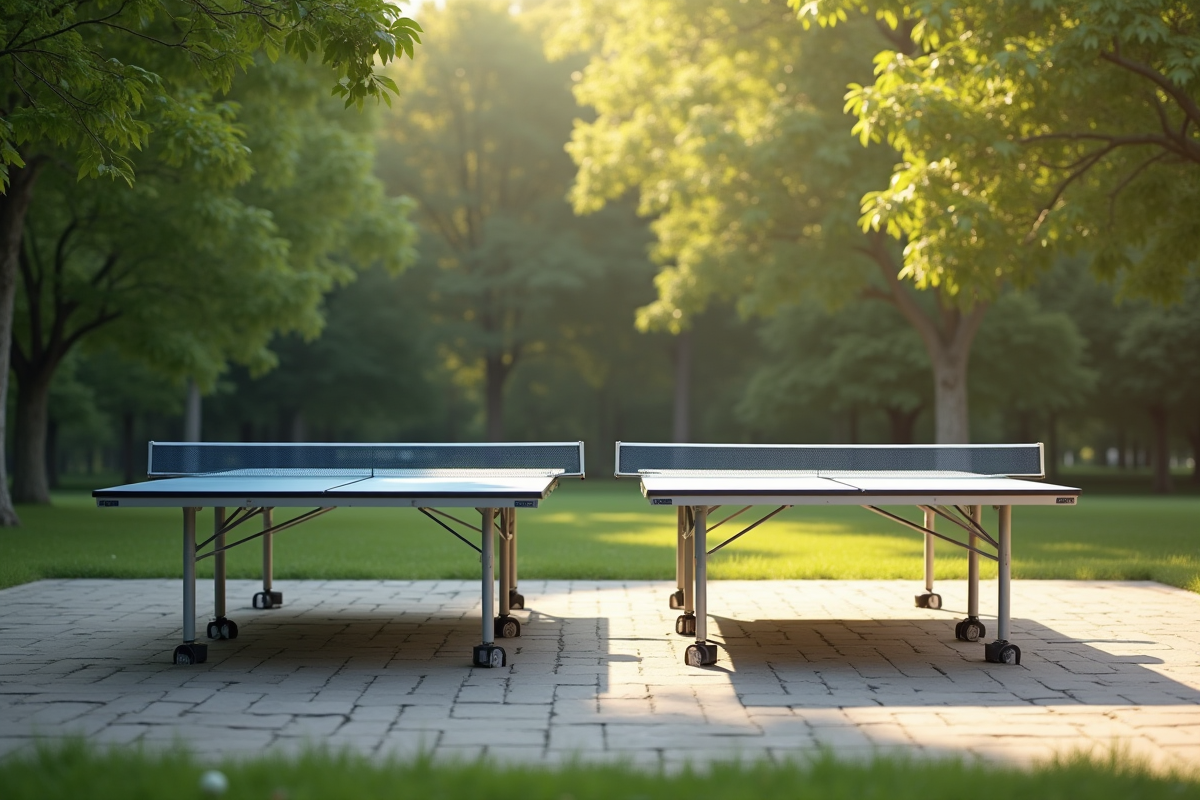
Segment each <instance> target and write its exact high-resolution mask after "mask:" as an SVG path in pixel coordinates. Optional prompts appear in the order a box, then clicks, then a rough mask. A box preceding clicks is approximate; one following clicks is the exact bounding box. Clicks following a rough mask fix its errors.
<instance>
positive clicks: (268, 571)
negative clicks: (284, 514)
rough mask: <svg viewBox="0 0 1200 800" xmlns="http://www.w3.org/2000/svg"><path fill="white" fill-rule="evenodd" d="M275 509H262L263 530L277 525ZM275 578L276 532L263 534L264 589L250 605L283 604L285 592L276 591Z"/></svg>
mask: <svg viewBox="0 0 1200 800" xmlns="http://www.w3.org/2000/svg"><path fill="white" fill-rule="evenodd" d="M274 518H275V509H273V508H264V509H263V510H262V519H263V530H264V531H269V530H271V528H273V527H274V525H275V521H274ZM274 580H275V534H273V533H264V534H263V535H262V585H263V588H262V591H261V592H258V593H257V594H255V595H254V597H253V598H252V599H251V601H250V605H252V606H254V607H255V608H276V607H278V606H281V605H283V592H276V591H274V590H273V588H272V586H273V584H274Z"/></svg>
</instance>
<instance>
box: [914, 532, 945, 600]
mask: <svg viewBox="0 0 1200 800" xmlns="http://www.w3.org/2000/svg"><path fill="white" fill-rule="evenodd" d="M936 520H937V514H935V513H933V511H930V510H928V509H926V511H925V527H926V528H927V529H928V530H933V526H934V525H935V524H936ZM933 558H934V552H933V536H931V535H930V534H928V533H927V534H925V593H924V594H919V595H917V597H916V600H917V608H933V609H938V608H941V607H942V596H941V595H940V594H937V593H935V592H934V591H933Z"/></svg>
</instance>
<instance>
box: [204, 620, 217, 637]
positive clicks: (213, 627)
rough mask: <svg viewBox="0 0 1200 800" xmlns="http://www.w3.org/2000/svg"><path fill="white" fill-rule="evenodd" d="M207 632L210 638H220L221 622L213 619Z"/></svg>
mask: <svg viewBox="0 0 1200 800" xmlns="http://www.w3.org/2000/svg"><path fill="white" fill-rule="evenodd" d="M205 633H207V634H208V638H210V639H220V638H221V625H220V623H218V622H217V621H216V620H213V621H212V622H210V623H208V628H206V629H205Z"/></svg>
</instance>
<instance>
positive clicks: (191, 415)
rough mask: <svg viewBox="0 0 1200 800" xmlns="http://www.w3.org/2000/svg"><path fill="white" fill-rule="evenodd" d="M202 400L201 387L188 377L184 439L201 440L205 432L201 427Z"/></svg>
mask: <svg viewBox="0 0 1200 800" xmlns="http://www.w3.org/2000/svg"><path fill="white" fill-rule="evenodd" d="M202 409H203V406H202V400H201V398H200V387H199V386H197V385H196V382H195V381H194V380H192V379H190V378H189V379H188V383H187V401H186V402H185V403H184V407H183V440H184V441H185V442H199V441H201V439H200V436H201V434H202V433H203V431H202V429H201V420H202Z"/></svg>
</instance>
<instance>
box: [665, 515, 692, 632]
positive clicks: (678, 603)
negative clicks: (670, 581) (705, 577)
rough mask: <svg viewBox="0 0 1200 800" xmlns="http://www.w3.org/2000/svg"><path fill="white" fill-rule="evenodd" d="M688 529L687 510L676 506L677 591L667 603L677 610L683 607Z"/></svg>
mask: <svg viewBox="0 0 1200 800" xmlns="http://www.w3.org/2000/svg"><path fill="white" fill-rule="evenodd" d="M686 531H687V510H686V509H685V508H684V507H683V506H677V507H676V508H675V591H674V592H672V593H671V597H670V598H669V600H668V601H667V605H669V606H670V607H671V608H673V609H675V610H679V609H681V608H683V595H684V589H683V587H684V584H685V580H684V575H685V573H686V570H685V568H684V566H683V558H684V553H683V537H684V533H685V532H686Z"/></svg>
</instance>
